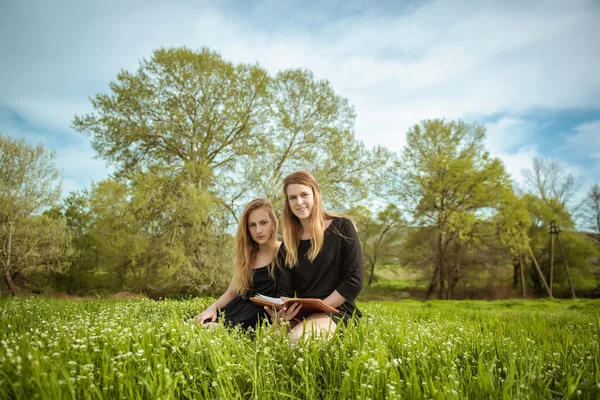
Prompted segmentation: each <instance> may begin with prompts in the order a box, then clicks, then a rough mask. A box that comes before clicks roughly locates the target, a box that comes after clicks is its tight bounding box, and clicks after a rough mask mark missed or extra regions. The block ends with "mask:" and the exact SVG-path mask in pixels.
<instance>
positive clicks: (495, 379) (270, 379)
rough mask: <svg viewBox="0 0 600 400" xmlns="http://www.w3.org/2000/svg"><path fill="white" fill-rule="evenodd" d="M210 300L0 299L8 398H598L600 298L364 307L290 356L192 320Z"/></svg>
mask: <svg viewBox="0 0 600 400" xmlns="http://www.w3.org/2000/svg"><path fill="white" fill-rule="evenodd" d="M210 301H212V299H192V300H184V301H171V300H167V301H152V300H132V301H119V300H83V301H72V300H51V299H29V300H21V299H8V300H2V301H0V398H1V399H138V398H139V399H182V398H184V399H187V398H190V399H191V398H198V399H202V398H217V399H235V398H257V399H286V398H287V399H348V398H360V399H393V398H419V399H420V398H433V399H442V398H444V399H445V398H450V399H451V398H457V399H461V398H467V397H468V398H471V399H488V398H506V399H514V398H517V399H526V398H530V399H539V398H582V399H597V398H600V348H599V346H600V345H599V342H600V322H599V321H600V320H599V317H598V314H599V313H600V301H593V300H562V301H561V300H552V301H550V300H538V301H520V300H513V301H498V302H477V301H463V302H437V301H434V302H427V303H420V302H416V301H402V302H397V303H391V302H388V303H383V302H377V303H375V302H373V303H360V304H359V307H360V308H361V309H362V310H363V311H364V314H365V317H364V318H363V319H362V322H361V323H360V325H359V326H358V327H349V328H347V329H345V330H342V331H340V332H339V333H338V335H336V337H335V338H334V339H333V340H331V341H329V342H326V341H321V340H315V341H312V342H310V343H306V344H302V345H298V346H295V347H291V346H290V345H289V343H287V341H286V338H285V337H283V336H282V335H281V334H278V333H276V332H274V331H273V330H272V329H269V328H265V327H263V328H261V329H259V330H258V331H257V332H254V333H251V334H247V333H244V332H241V331H239V330H228V329H225V328H223V327H219V328H217V329H216V330H208V329H204V328H201V327H199V326H198V325H196V324H194V323H189V322H186V320H187V319H188V318H189V317H191V316H193V315H195V314H197V313H198V312H199V311H201V310H202V309H203V308H204V307H205V306H206V305H207V304H208V303H209V302H210Z"/></svg>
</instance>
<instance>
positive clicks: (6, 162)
mask: <svg viewBox="0 0 600 400" xmlns="http://www.w3.org/2000/svg"><path fill="white" fill-rule="evenodd" d="M54 158H55V154H54V152H51V151H47V150H46V149H45V148H44V147H43V145H42V144H38V145H36V146H30V145H28V144H26V143H25V141H24V140H22V139H21V140H15V139H12V138H10V137H9V136H5V135H0V170H1V171H2V175H0V226H1V230H0V235H1V236H0V239H1V240H2V249H1V252H0V263H1V264H0V265H1V268H2V273H3V276H4V281H5V282H6V285H7V286H8V288H9V290H10V292H11V293H12V294H13V295H14V296H16V294H17V288H16V286H15V285H14V283H13V279H14V278H15V276H17V274H19V273H21V274H27V273H28V272H29V270H27V269H26V266H27V265H26V264H24V263H22V262H16V261H15V254H22V250H23V248H30V249H31V251H35V249H36V248H37V247H36V242H35V240H34V241H33V242H31V240H33V239H32V237H31V236H30V235H26V237H27V238H28V239H27V240H25V239H23V240H21V239H19V240H16V238H17V237H21V234H22V233H23V232H25V231H27V227H26V224H29V223H30V222H31V221H32V220H31V217H32V216H34V215H36V214H39V213H40V212H41V211H42V210H43V209H44V208H45V207H51V206H52V205H53V204H55V202H56V201H57V200H58V199H59V197H60V193H61V187H60V183H61V182H60V172H59V171H58V169H57V168H56V166H55V165H54ZM28 240H29V241H28Z"/></svg>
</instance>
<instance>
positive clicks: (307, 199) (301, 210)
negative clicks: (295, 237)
mask: <svg viewBox="0 0 600 400" xmlns="http://www.w3.org/2000/svg"><path fill="white" fill-rule="evenodd" d="M286 196H287V199H288V203H289V204H290V209H291V210H292V213H294V215H295V216H296V217H298V218H299V219H301V220H302V219H305V218H308V217H310V215H311V213H312V210H313V206H314V204H315V196H314V194H313V191H312V189H311V188H310V187H308V186H305V185H300V184H297V183H293V184H291V185H288V187H287V190H286Z"/></svg>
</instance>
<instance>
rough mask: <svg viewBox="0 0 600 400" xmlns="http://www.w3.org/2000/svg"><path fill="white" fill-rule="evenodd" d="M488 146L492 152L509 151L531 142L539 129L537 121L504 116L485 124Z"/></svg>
mask: <svg viewBox="0 0 600 400" xmlns="http://www.w3.org/2000/svg"><path fill="white" fill-rule="evenodd" d="M485 126H486V129H487V132H486V133H487V135H486V148H487V150H488V151H489V152H490V153H507V152H511V151H514V150H515V148H516V147H517V146H520V145H522V144H525V143H529V142H531V139H532V137H533V134H534V133H535V132H536V131H537V130H538V129H539V126H538V124H537V123H536V122H534V121H532V120H527V119H523V118H518V117H504V118H500V119H499V120H497V121H495V122H491V123H487V124H485Z"/></svg>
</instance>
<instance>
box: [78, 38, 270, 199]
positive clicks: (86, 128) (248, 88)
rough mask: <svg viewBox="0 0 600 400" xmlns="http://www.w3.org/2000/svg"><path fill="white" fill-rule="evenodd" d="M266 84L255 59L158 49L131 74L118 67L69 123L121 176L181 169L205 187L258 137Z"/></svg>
mask: <svg viewBox="0 0 600 400" xmlns="http://www.w3.org/2000/svg"><path fill="white" fill-rule="evenodd" d="M268 83H269V76H268V74H267V73H266V71H265V70H263V69H262V68H260V67H259V66H256V65H245V64H239V65H234V64H232V63H231V62H228V61H225V60H223V58H222V57H221V56H220V55H219V54H218V53H215V52H212V51H210V50H208V49H206V48H204V49H202V50H200V51H199V52H195V51H192V50H190V49H187V48H176V49H160V50H157V51H155V52H154V53H153V55H152V57H151V58H150V59H149V60H146V59H144V60H142V62H141V64H140V67H139V69H138V71H137V72H136V73H130V72H128V71H121V72H120V73H119V74H118V76H117V81H116V82H111V83H110V89H111V93H110V94H98V95H96V96H95V97H93V98H92V99H91V101H92V106H93V111H92V112H91V113H89V114H86V115H83V116H77V117H75V120H74V122H73V127H74V128H75V129H76V130H77V131H79V132H82V133H84V134H86V135H89V136H91V138H92V146H93V147H94V149H95V150H96V151H97V152H98V155H99V156H100V157H101V158H104V159H106V160H107V161H108V162H109V163H110V164H112V165H114V166H115V168H116V173H117V175H119V176H125V177H131V176H133V175H134V174H135V173H137V172H146V171H147V170H148V169H151V168H152V167H154V168H158V169H161V173H166V171H167V170H168V171H170V173H171V174H177V173H180V172H182V171H184V170H185V173H186V174H189V175H190V178H191V179H190V182H191V183H192V184H194V185H195V186H197V187H203V186H206V187H211V186H212V185H213V184H214V182H213V179H214V177H215V174H218V173H219V172H220V171H222V170H227V169H228V168H231V167H232V166H233V165H234V164H235V162H236V159H237V157H239V156H241V155H244V154H248V153H249V152H251V151H252V146H253V145H255V144H256V143H257V142H256V135H257V130H256V129H257V127H258V126H261V122H262V119H263V118H264V115H265V112H266V109H267V105H266V103H265V101H266V98H267V87H268Z"/></svg>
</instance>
